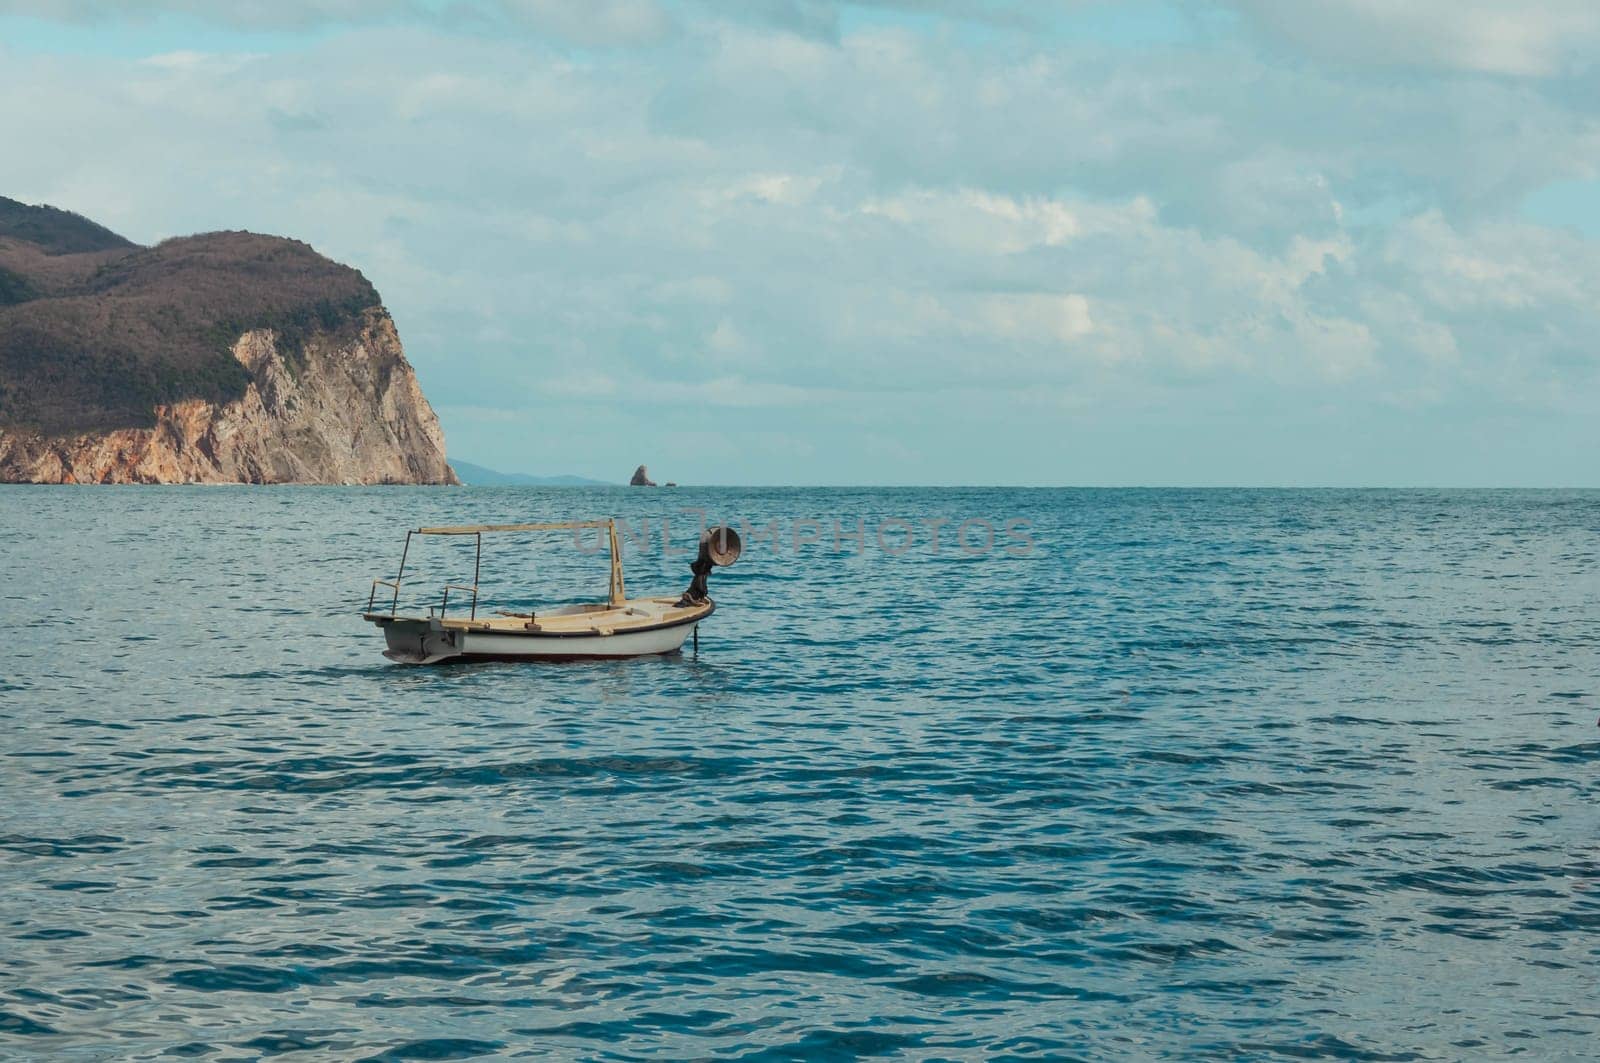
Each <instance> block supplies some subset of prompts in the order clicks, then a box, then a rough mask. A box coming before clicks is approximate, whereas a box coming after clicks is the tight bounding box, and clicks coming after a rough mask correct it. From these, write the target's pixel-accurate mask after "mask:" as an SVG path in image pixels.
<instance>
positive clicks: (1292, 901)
mask: <svg viewBox="0 0 1600 1063" xmlns="http://www.w3.org/2000/svg"><path fill="white" fill-rule="evenodd" d="M692 507H703V508H705V509H706V510H708V511H709V512H710V514H711V515H712V516H713V517H714V518H729V519H732V520H734V521H735V522H737V521H739V520H740V519H743V520H745V521H748V522H749V523H750V524H752V525H753V526H755V527H758V528H767V527H770V526H771V525H772V524H773V523H774V522H777V524H778V527H779V533H780V534H779V537H778V541H777V542H773V541H772V540H771V539H768V538H762V539H761V540H760V541H758V542H753V543H750V544H749V545H748V547H747V549H746V553H745V556H744V557H743V558H742V559H741V560H740V562H739V563H738V564H737V565H736V566H734V567H733V568H731V569H727V570H719V571H718V572H716V573H715V574H714V575H713V577H712V592H713V594H714V595H715V596H716V597H717V599H718V602H719V610H718V612H717V614H716V615H715V616H714V617H713V618H712V619H711V620H710V621H708V622H707V623H706V624H705V625H704V627H703V629H702V631H701V640H700V649H699V654H698V656H695V655H693V654H691V653H685V654H684V655H682V656H675V657H666V658H656V659H647V660H637V661H620V662H603V663H592V664H565V665H544V666H539V665H515V664H509V665H508V664H481V665H463V666H454V667H444V668H432V669H416V668H405V667H401V666H396V665H392V664H390V663H389V662H387V661H386V660H384V659H383V658H382V657H381V656H380V655H379V650H380V648H381V639H380V638H379V636H378V635H377V633H376V632H375V630H373V629H372V628H370V627H369V626H367V625H364V624H363V623H362V622H361V621H360V619H359V617H358V615H357V614H358V613H359V611H360V609H361V607H362V606H363V605H364V604H365V601H366V598H367V594H368V590H369V580H370V579H371V578H372V577H373V576H392V575H393V570H394V563H395V560H396V559H397V556H398V552H399V547H400V543H401V537H402V532H403V529H404V528H406V527H408V526H409V527H414V526H417V525H420V524H430V523H448V522H463V521H473V522H476V521H512V520H535V519H562V518H568V517H576V516H588V515H604V514H615V515H617V516H619V517H625V518H628V519H629V520H630V521H631V522H632V524H631V526H632V527H634V528H637V527H638V526H639V522H640V520H641V519H642V518H649V519H650V520H651V521H652V522H655V523H653V524H652V530H653V531H654V530H655V529H658V528H659V520H660V519H661V518H663V517H665V518H668V519H669V520H670V521H671V526H672V528H673V536H674V537H675V539H676V544H675V545H677V546H679V547H683V546H687V545H688V543H689V542H691V541H692V538H693V532H694V525H695V523H696V519H697V518H695V517H694V516H693V515H692V514H684V513H682V512H680V511H681V510H683V509H686V508H692ZM938 518H949V519H950V521H951V523H949V524H947V525H942V526H941V535H942V536H943V538H942V541H941V547H940V549H939V550H938V551H937V552H936V551H934V550H933V549H932V548H931V544H930V542H929V539H930V536H929V534H928V524H927V522H929V521H930V520H936V519H938ZM968 518H981V519H984V520H987V521H990V522H991V523H992V524H993V525H994V526H995V527H996V528H997V529H1000V531H999V532H998V535H997V542H996V544H995V548H994V549H993V550H992V551H990V552H987V553H982V552H979V553H972V552H965V551H962V550H961V549H959V548H957V547H955V546H953V545H952V539H951V536H952V533H953V531H954V529H955V527H956V525H957V524H958V523H959V522H961V521H963V520H966V519H968ZM858 519H860V520H862V521H863V522H864V523H865V527H866V529H867V531H866V535H865V537H864V538H865V542H864V544H863V548H862V549H861V550H860V551H859V552H857V551H856V549H855V544H854V543H853V542H851V541H849V540H846V541H845V542H843V543H841V544H840V545H841V546H842V547H843V549H842V550H837V551H836V550H835V549H834V543H833V541H832V540H833V535H832V527H831V522H832V521H834V520H839V521H841V522H842V525H843V527H844V528H846V529H850V530H853V528H854V526H855V522H856V521H857V520H858ZM797 520H814V521H818V522H820V523H821V524H822V527H823V533H822V540H823V541H822V542H821V543H820V544H810V545H804V546H802V547H801V548H800V549H799V550H798V551H797V550H796V549H795V545H794V542H793V526H794V522H795V521H797ZM885 520H891V521H893V520H901V521H905V522H907V523H909V524H911V525H913V527H914V529H915V530H916V537H915V539H914V540H913V542H912V545H911V547H910V548H909V549H905V550H903V551H901V550H900V544H901V541H902V540H903V539H904V538H905V536H904V531H903V529H902V528H901V527H900V526H898V525H891V526H890V528H891V530H890V532H889V533H888V534H887V535H886V538H885V542H886V543H887V545H888V546H889V547H890V548H891V549H890V550H886V549H884V548H883V547H882V546H880V545H879V543H878V542H877V537H876V534H875V529H876V528H877V527H878V526H879V525H880V524H881V523H882V522H883V521H885ZM1009 520H1021V521H1026V522H1028V523H1027V524H1026V526H1025V534H1026V535H1027V536H1028V538H1029V540H1030V541H1031V543H1032V549H1031V550H1026V551H1024V550H1022V549H1021V548H1020V547H1021V545H1022V544H1021V542H1020V540H1016V539H1007V537H1006V536H1005V533H1004V530H1003V529H1004V526H1005V522H1007V521H1009ZM812 531H813V529H812V528H811V526H810V525H802V534H803V535H809V534H811V533H812ZM968 543H969V545H973V544H975V545H976V546H978V547H979V548H980V550H981V546H982V544H983V535H982V529H981V526H979V525H971V526H969V528H968ZM1008 546H1010V547H1013V549H1011V550H1008V549H1006V548H1007V547H1008ZM413 561H414V562H415V564H416V576H417V579H418V582H417V584H415V586H416V587H417V588H418V590H419V591H420V589H421V588H424V587H427V588H433V587H437V586H438V585H440V584H442V583H443V582H445V581H447V580H452V581H457V582H468V581H470V575H471V564H472V558H471V550H470V545H468V544H467V543H464V542H461V541H451V542H446V541H443V540H429V541H427V542H426V543H424V544H422V545H421V546H420V547H418V548H416V549H414V552H413ZM627 562H628V578H629V588H630V591H631V592H633V593H636V594H637V593H645V592H659V593H668V592H673V591H676V590H678V589H680V588H681V587H682V586H683V585H684V584H686V583H687V580H688V571H687V565H686V559H685V558H684V557H681V556H673V557H667V556H664V555H663V552H662V549H661V544H660V541H659V532H658V531H655V535H654V541H653V542H650V543H643V544H637V545H636V546H635V547H634V548H633V549H632V550H630V552H629V553H628V556H627ZM483 580H484V582H485V584H487V585H489V586H490V587H503V588H505V590H504V591H502V592H501V593H499V594H496V595H492V599H493V600H492V604H491V603H490V602H488V601H486V607H489V608H493V607H496V606H506V605H517V604H526V603H527V602H529V601H532V600H536V599H535V598H533V597H530V596H529V594H528V593H527V590H528V589H529V587H530V586H532V587H539V588H541V589H545V590H547V591H548V594H549V595H551V596H554V597H565V598H571V597H573V596H578V595H581V594H582V593H584V592H589V593H591V594H597V593H599V592H600V591H601V589H602V588H603V586H604V581H605V564H604V562H603V560H602V559H600V558H598V557H596V556H592V555H585V554H584V553H583V552H582V551H581V550H579V549H578V548H576V547H575V546H574V544H573V543H572V542H571V540H570V539H563V537H562V536H559V535H557V536H550V537H544V538H536V537H527V538H517V537H513V538H510V539H507V540H504V541H500V540H491V541H490V542H489V543H488V544H487V545H486V552H485V560H484V572H483ZM530 581H531V583H530ZM0 610H3V616H4V618H5V621H6V623H5V639H6V647H7V653H6V655H5V657H4V658H3V660H0V798H3V803H0V1057H4V1058H19V1059H20V1058H38V1059H46V1058H48V1059H60V1060H113V1059H115V1060H127V1059H155V1058H183V1057H191V1058H202V1059H217V1060H223V1059H227V1060H235V1059H256V1058H265V1057H268V1056H280V1055H281V1056H283V1057H284V1058H288V1059H302V1058H303V1059H319V1060H320V1059H351V1060H355V1059H457V1058H473V1057H485V1058H509V1057H515V1056H534V1055H549V1056H556V1057H575V1058H589V1059H644V1058H666V1059H679V1058H716V1059H746V1060H755V1059H761V1060H767V1059H789V1058H812V1059H843V1058H851V1057H856V1056H863V1055H883V1056H896V1057H903V1058H916V1059H978V1058H992V1059H1005V1058H1016V1059H1084V1060H1103V1059H1193V1058H1199V1057H1206V1058H1237V1059H1279V1058H1283V1059H1362V1060H1411V1059H1489V1058H1507V1057H1514V1056H1520V1057H1522V1058H1527V1059H1536V1060H1553V1059H1580V1058H1594V1057H1595V1055H1596V1052H1597V1049H1596V1045H1597V1044H1600V1040H1597V1035H1600V999H1597V995H1596V987H1597V985H1600V981H1597V978H1596V961H1597V958H1600V937H1597V931H1600V806H1597V802H1596V798H1597V797H1600V786H1597V783H1596V768H1597V766H1600V730H1597V727H1596V724H1597V716H1600V493H1594V492H1587V493H1585V492H1446V491H1413V492H1393V491H1385V492H1343V491H1090V490H1083V491H1078V490H1062V491H1054V490H1038V491H1013V490H822V489H815V490H734V489H723V490H689V489H684V490H679V491H671V492H669V491H656V492H650V491H628V490H625V489H613V490H602V489H596V490H589V489H543V488H532V489H530V488H503V489H491V488H485V489H469V490H440V489H435V490H423V489H416V490H413V489H368V490H358V489H331V488H330V489H319V488H250V489H232V488H122V489H117V488H70V489H57V488H22V487H12V488H0Z"/></svg>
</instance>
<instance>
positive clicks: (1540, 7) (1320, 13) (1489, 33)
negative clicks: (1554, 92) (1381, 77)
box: [1232, 0, 1600, 77]
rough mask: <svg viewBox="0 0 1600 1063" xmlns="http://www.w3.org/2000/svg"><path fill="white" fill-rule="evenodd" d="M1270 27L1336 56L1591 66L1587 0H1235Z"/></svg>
mask: <svg viewBox="0 0 1600 1063" xmlns="http://www.w3.org/2000/svg"><path fill="white" fill-rule="evenodd" d="M1232 2H1233V4H1234V6H1235V7H1237V8H1238V9H1239V10H1240V11H1241V12H1243V13H1244V14H1245V15H1246V16H1247V17H1248V18H1250V19H1251V20H1252V21H1253V22H1254V23H1255V24H1256V25H1258V26H1260V27H1261V28H1263V29H1264V30H1266V31H1267V32H1269V33H1271V34H1272V35H1274V36H1276V37H1278V38H1279V39H1281V40H1283V41H1285V42H1288V43H1290V44H1292V45H1293V46H1295V47H1296V48H1300V49H1303V50H1305V51H1307V52H1309V53H1311V54H1313V55H1316V56H1319V57H1321V58H1325V59H1331V60H1336V61H1340V62H1354V63H1366V64H1377V65H1415V66H1422V67H1432V68H1439V69H1445V70H1461V71H1471V72H1475V73H1487V74H1504V75H1510V76H1518V77H1549V76H1552V75H1556V74H1562V73H1570V72H1573V71H1575V70H1579V69H1582V68H1585V67H1589V66H1592V65H1593V64H1594V61H1595V56H1596V49H1597V48H1600V6H1597V5H1595V4H1594V3H1593V2H1591V0H1540V2H1538V3H1515V4H1507V3H1504V2H1503V0H1406V2H1405V3H1394V2H1391V0H1294V2H1293V3H1282V2H1280V0H1232Z"/></svg>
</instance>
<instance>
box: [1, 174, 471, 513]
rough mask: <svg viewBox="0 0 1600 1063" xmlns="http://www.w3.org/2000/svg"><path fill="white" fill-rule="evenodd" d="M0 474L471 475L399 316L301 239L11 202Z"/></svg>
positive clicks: (360, 480) (4, 284)
mask: <svg viewBox="0 0 1600 1063" xmlns="http://www.w3.org/2000/svg"><path fill="white" fill-rule="evenodd" d="M0 481H9V482H31V483H345V484H376V483H433V484H453V483H456V482H457V480H456V476H455V473H454V472H453V471H452V470H451V468H450V466H449V464H447V462H446V460H445V449H444V433H443V432H442V431H441V429H440V427H439V419H438V417H436V416H435V415H434V412H433V409H432V407H431V406H429V404H428V400H427V399H426V398H425V397H424V396H423V394H422V389H421V387H420V386H419V385H418V383H417V379H416V376H415V374H414V373H413V372H412V369H411V365H410V363H409V362H407V360H406V356H405V351H404V350H403V349H402V347H401V345H400V337H399V335H398V333H397V332H396V331H395V326H394V321H393V320H392V319H391V318H390V317H389V313H388V311H387V310H385V309H384V307H383V303H382V300H381V299H380V298H379V297H378V293H377V291H376V290H374V289H373V287H372V285H371V284H370V283H368V281H367V279H366V278H365V277H364V276H362V275H361V273H359V272H358V271H356V270H354V269H351V268H350V267H348V266H342V265H339V264H338V263H336V262H333V261H330V260H329V259H327V258H324V257H323V256H321V255H319V254H317V253H316V252H315V251H314V250H312V249H311V247H310V246H308V245H306V244H304V243H301V242H299V241H296V240H288V239H284V238H281V237H275V236H260V235H257V234H254V233H245V232H222V233H206V234H203V235H200V236H189V237H182V238H179V239H173V240H166V241H163V242H162V243H159V244H157V245H156V246H154V247H149V248H146V247H140V246H138V245H136V244H133V243H131V242H129V241H127V240H125V239H123V238H122V237H120V236H118V235H117V234H115V233H113V232H111V231H110V230H108V229H105V228H103V227H102V226H99V225H96V224H95V223H94V222H91V221H89V220H88V219H86V218H82V217H79V216H78V215H76V214H70V213H68V212H66V211H61V210H56V209H54V208H52V207H32V206H27V205H25V204H22V203H18V202H16V201H15V200H10V199H5V198H3V197H0Z"/></svg>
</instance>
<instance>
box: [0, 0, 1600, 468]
mask: <svg viewBox="0 0 1600 1063" xmlns="http://www.w3.org/2000/svg"><path fill="white" fill-rule="evenodd" d="M0 194H3V195H8V196H11V197H13V198H17V199H22V200H24V201H27V202H34V203H49V204H52V205H55V206H59V207H64V208H67V209H70V210H74V211H78V212H79V213H82V214H85V215H87V216H89V217H91V218H94V219H95V220H97V221H99V222H101V223H103V224H106V225H109V226H110V227H111V228H113V229H116V230H117V231H119V232H121V233H123V234H124V235H126V236H128V237H130V238H132V239H135V240H138V241H140V242H144V243H151V242H155V241H157V240H160V239H163V238H166V237H170V236H177V235H184V234H188V233H193V232H203V231H209V230H214V229H249V230H253V231H257V232H266V233H276V234H281V235H288V236H294V237H297V238H299V239H303V240H306V241H308V242H309V243H311V244H312V245H313V246H314V247H316V248H317V249H318V250H319V251H321V252H322V253H324V254H326V255H328V256H330V257H332V258H335V259H337V260H339V261H342V262H346V263H349V264H351V265H354V266H356V267H358V268H359V269H361V270H362V271H363V272H364V273H366V275H367V276H368V277H369V278H370V279H371V280H372V281H373V283H374V284H375V285H376V286H377V288H378V290H379V291H380V292H381V293H382V295H383V297H384V301H385V304H386V305H387V306H388V307H389V309H390V311H391V312H392V314H393V315H394V317H395V320H396V322H397V324H398V326H399V329H400V335H401V337H402V339H403V341H404V343H405V347H406V351H407V354H408V356H409V358H410V359H411V362H412V364H413V365H414V366H415V367H416V370H417V373H418V376H419V379H420V380H421V383H422V386H423V390H424V391H425V393H426V394H427V395H428V397H429V399H430V400H431V401H432V403H433V405H434V407H435V409H436V410H437V411H438V413H439V416H440V419H441V420H442V422H443V425H444V429H445V435H446V439H447V442H448V448H449V452H450V455H451V456H452V457H455V458H460V459H464V460H467V461H471V462H475V463H478V464H481V465H487V466H490V467H492V468H496V469H500V470H502V471H508V472H526V473H536V474H557V473H575V474H579V475H587V476H592V477H595V478H598V479H604V480H612V481H622V480H625V479H626V478H627V476H628V475H629V474H630V473H631V472H632V470H633V468H634V466H636V465H638V464H640V463H647V464H648V465H649V467H650V470H651V474H652V475H653V476H654V477H655V478H657V479H658V480H665V479H673V480H677V481H680V482H683V483H726V484H1019V485H1066V484H1084V485H1329V486H1348V485H1360V486H1410V485H1428V486H1597V485H1600V373H1597V370H1600V338H1597V337H1600V4H1596V3H1594V2H1593V0H1542V2H1540V0H1526V2H1522V3H1517V4H1508V3H1504V2H1501V0H1408V2H1407V3H1404V4H1398V3H1391V2H1388V0H1296V2H1294V3H1284V2H1277V0H1160V2H1154V0H1152V2H1147V0H1125V2H1120V3H1101V2H1092V0H1027V2H1015V3H1014V2H1007V0H859V2H843V0H241V2H237V3H227V4H220V3H214V2H211V0H154V2H151V3H145V4H134V3H126V4H124V3H116V2H114V0H0Z"/></svg>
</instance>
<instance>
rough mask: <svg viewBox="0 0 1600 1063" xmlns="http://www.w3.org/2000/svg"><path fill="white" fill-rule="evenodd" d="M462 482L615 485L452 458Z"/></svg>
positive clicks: (509, 484)
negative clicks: (499, 468)
mask: <svg viewBox="0 0 1600 1063" xmlns="http://www.w3.org/2000/svg"><path fill="white" fill-rule="evenodd" d="M450 467H451V468H453V469H455V471H456V475H457V476H459V477H460V478H461V482H462V483H464V484H466V485H467V486H468V487H615V486H617V485H616V484H613V483H610V482H608V481H606V480H590V479H588V478H586V477H583V476H529V475H527V474H526V473H520V472H496V471H495V470H493V469H486V468H484V467H483V466H482V465H474V464H472V462H470V461H461V460H460V459H459V458H451V459H450Z"/></svg>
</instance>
